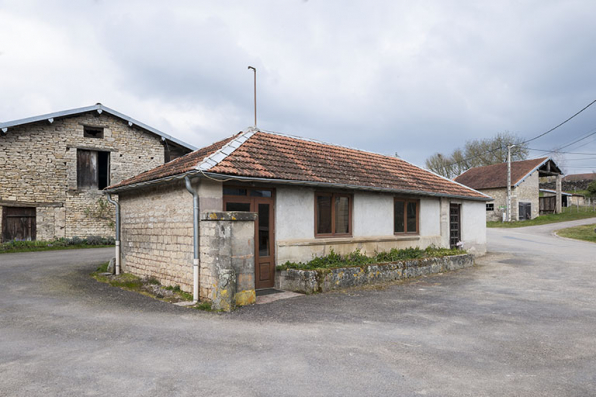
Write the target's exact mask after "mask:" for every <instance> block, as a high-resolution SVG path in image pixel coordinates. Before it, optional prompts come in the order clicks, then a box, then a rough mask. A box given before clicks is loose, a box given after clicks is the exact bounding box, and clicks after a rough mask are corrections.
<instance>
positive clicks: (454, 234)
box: [449, 204, 461, 248]
mask: <svg viewBox="0 0 596 397" xmlns="http://www.w3.org/2000/svg"><path fill="white" fill-rule="evenodd" d="M460 213H461V205H460V204H450V205H449V247H450V248H456V247H457V243H459V242H460V241H461V217H460Z"/></svg>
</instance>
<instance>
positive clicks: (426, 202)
mask: <svg viewBox="0 0 596 397" xmlns="http://www.w3.org/2000/svg"><path fill="white" fill-rule="evenodd" d="M419 222H420V235H421V236H439V235H440V234H441V201H440V200H439V199H438V198H423V199H420V220H419Z"/></svg>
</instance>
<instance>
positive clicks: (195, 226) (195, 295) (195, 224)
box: [184, 175, 200, 303]
mask: <svg viewBox="0 0 596 397" xmlns="http://www.w3.org/2000/svg"><path fill="white" fill-rule="evenodd" d="M184 182H185V183H186V190H188V192H189V193H190V194H192V202H193V211H192V237H193V245H194V258H193V260H192V270H193V271H192V275H193V288H192V300H193V302H195V303H196V302H198V301H199V238H200V237H199V193H198V192H197V191H196V190H195V189H193V187H192V184H191V183H190V178H189V177H188V175H187V176H185V177H184Z"/></svg>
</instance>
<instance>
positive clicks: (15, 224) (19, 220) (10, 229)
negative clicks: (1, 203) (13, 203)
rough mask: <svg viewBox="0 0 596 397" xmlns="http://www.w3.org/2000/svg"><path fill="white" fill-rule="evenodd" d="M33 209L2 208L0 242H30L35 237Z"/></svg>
mask: <svg viewBox="0 0 596 397" xmlns="http://www.w3.org/2000/svg"><path fill="white" fill-rule="evenodd" d="M36 229H37V227H36V221H35V208H31V207H2V241H12V240H18V241H24V240H27V241H31V240H35V237H36V236H35V235H36Z"/></svg>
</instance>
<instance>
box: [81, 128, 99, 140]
mask: <svg viewBox="0 0 596 397" xmlns="http://www.w3.org/2000/svg"><path fill="white" fill-rule="evenodd" d="M83 136H84V137H85V138H99V139H102V138H103V128H101V127H87V126H85V127H83Z"/></svg>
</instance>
